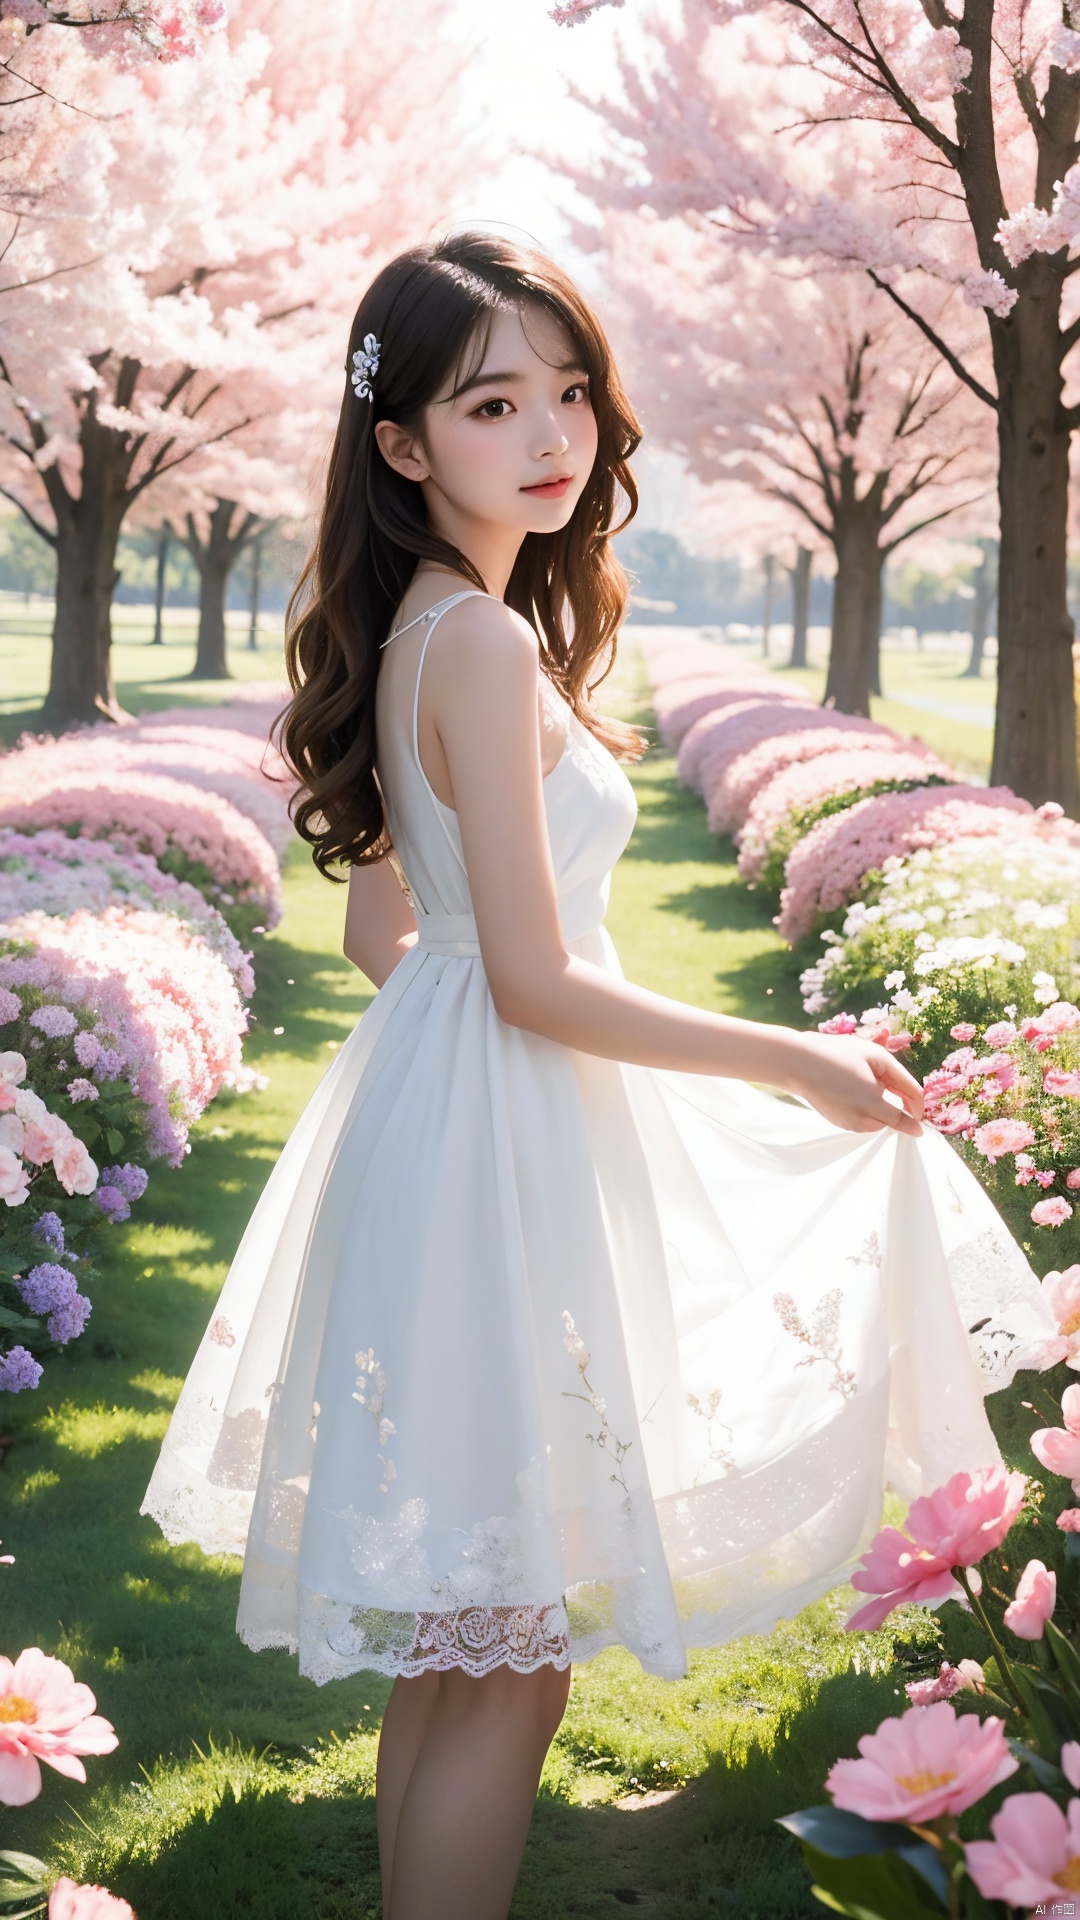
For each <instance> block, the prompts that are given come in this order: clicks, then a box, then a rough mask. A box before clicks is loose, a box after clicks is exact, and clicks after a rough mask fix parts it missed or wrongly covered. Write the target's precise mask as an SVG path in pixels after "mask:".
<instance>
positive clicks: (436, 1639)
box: [240, 1602, 571, 1684]
mask: <svg viewBox="0 0 1080 1920" xmlns="http://www.w3.org/2000/svg"><path fill="white" fill-rule="evenodd" d="M326 1607H327V1610H328V1613H329V1614H333V1613H336V1612H337V1611H338V1608H337V1607H336V1605H335V1603H334V1602H327V1603H326ZM308 1624H309V1625H310V1624H314V1623H308ZM326 1624H327V1625H329V1620H328V1621H327V1623H326ZM240 1638H241V1639H242V1640H243V1642H244V1645H245V1646H247V1647H250V1648H251V1650H252V1652H253V1653H261V1652H264V1651H265V1650H266V1649H268V1648H271V1647H277V1648H282V1649H284V1650H285V1651H286V1652H288V1653H292V1654H298V1655H299V1657H300V1672H301V1674H302V1675H304V1676H305V1677H306V1678H307V1679H311V1680H315V1681H316V1682H318V1683H319V1684H323V1683H324V1682H325V1681H327V1680H331V1679H339V1678H344V1677H345V1676H346V1675H347V1674H349V1673H355V1672H358V1671H370V1672H374V1673H383V1674H387V1675H392V1676H393V1677H394V1678H395V1679H397V1678H406V1679H407V1678H409V1677H411V1676H414V1675H417V1674H421V1673H449V1672H450V1671H451V1670H453V1671H456V1672H459V1673H465V1674H468V1675H469V1677H470V1678H471V1679H474V1680H481V1679H483V1678H484V1676H485V1675H486V1674H489V1673H494V1672H495V1670H496V1669H497V1668H498V1667H509V1668H510V1669H511V1671H512V1672H514V1673H535V1672H536V1670H537V1669H538V1668H539V1667H548V1666H549V1667H555V1668H557V1669H558V1671H559V1672H560V1673H565V1671H566V1669H567V1667H569V1665H570V1660H571V1647H570V1622H569V1620H568V1618H567V1614H566V1608H565V1607H564V1606H563V1604H562V1603H561V1602H553V1603H552V1604H551V1605H549V1606H543V1607H535V1606H494V1607H458V1608H455V1609H454V1610H453V1611H452V1612H445V1613H389V1612H384V1611H382V1610H379V1609H374V1608H372V1609H358V1610H357V1611H356V1612H355V1613H353V1614H352V1616H351V1618H350V1621H349V1631H348V1635H347V1641H348V1644H347V1645H346V1644H345V1643H344V1642H343V1638H342V1635H341V1633H340V1631H338V1632H337V1633H336V1634H334V1633H326V1634H325V1635H324V1636H320V1638H321V1640H322V1645H323V1648H324V1651H323V1652H321V1653H320V1654H315V1653H313V1651H312V1641H311V1636H310V1635H309V1634H308V1633H305V1634H304V1635H303V1644H301V1642H300V1640H298V1639H297V1638H296V1637H295V1636H294V1635H291V1634H287V1633H281V1632H276V1631H273V1630H270V1631H263V1630H260V1629H258V1628H256V1627H254V1626H253V1625H245V1626H242V1627H241V1629H240Z"/></svg>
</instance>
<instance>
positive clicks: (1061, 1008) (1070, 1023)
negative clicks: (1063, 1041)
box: [1035, 1000, 1080, 1034]
mask: <svg viewBox="0 0 1080 1920" xmlns="http://www.w3.org/2000/svg"><path fill="white" fill-rule="evenodd" d="M1035 1025H1036V1027H1037V1028H1038V1030H1039V1032H1040V1033H1051V1034H1058V1033H1072V1031H1073V1029H1074V1028H1076V1027H1080V1007H1074V1006H1073V1004H1072V1002H1071V1000H1055V1001H1054V1004H1053V1006H1051V1007H1044V1008H1043V1011H1042V1012H1041V1013H1040V1014H1037V1015H1036V1018H1035Z"/></svg>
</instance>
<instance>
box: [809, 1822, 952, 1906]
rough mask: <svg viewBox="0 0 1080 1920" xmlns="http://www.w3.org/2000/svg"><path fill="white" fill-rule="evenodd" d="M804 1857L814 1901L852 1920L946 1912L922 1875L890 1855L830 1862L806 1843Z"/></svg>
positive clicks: (881, 1854) (862, 1856)
mask: <svg viewBox="0 0 1080 1920" xmlns="http://www.w3.org/2000/svg"><path fill="white" fill-rule="evenodd" d="M930 1851H931V1849H930V1848H927V1852H930ZM803 1853H804V1855H805V1857H806V1864H807V1866H808V1867H809V1869H810V1872H811V1874H812V1875H813V1878H814V1893H815V1895H816V1896H817V1898H818V1899H819V1900H822V1903H823V1905H825V1906H829V1907H832V1908H834V1910H835V1911H836V1912H838V1913H846V1914H850V1915H851V1916H852V1920H937V1916H941V1915H944V1914H946V1912H947V1908H946V1907H945V1906H944V1904H943V1903H942V1901H941V1900H939V1899H938V1897H937V1895H936V1894H935V1893H932V1892H931V1890H930V1888H929V1887H928V1886H927V1884H926V1881H925V1880H924V1879H923V1878H922V1876H921V1875H920V1874H918V1873H916V1871H915V1869H914V1868H913V1867H911V1866H909V1864H908V1862H907V1861H906V1860H901V1859H900V1858H898V1856H897V1855H896V1854H895V1853H875V1854H862V1855H860V1856H859V1857H858V1858H856V1859H850V1860H835V1859H833V1858H832V1857H831V1856H830V1855H829V1854H827V1853H819V1852H818V1851H817V1848H816V1847H811V1846H808V1845H807V1844H806V1842H805V1841H804V1842H803Z"/></svg>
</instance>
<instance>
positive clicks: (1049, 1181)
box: [1034, 1167, 1057, 1192]
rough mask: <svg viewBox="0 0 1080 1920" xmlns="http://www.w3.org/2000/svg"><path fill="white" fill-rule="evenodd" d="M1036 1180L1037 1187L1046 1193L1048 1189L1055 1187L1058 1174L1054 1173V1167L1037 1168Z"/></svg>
mask: <svg viewBox="0 0 1080 1920" xmlns="http://www.w3.org/2000/svg"><path fill="white" fill-rule="evenodd" d="M1034 1179H1035V1184H1036V1186H1039V1187H1042V1189H1043V1191H1044V1192H1045V1191H1046V1188H1047V1187H1052V1186H1053V1184H1054V1181H1055V1180H1056V1179H1057V1174H1056V1173H1055V1172H1054V1169H1053V1167H1044V1168H1041V1169H1040V1168H1036V1170H1035V1174H1034Z"/></svg>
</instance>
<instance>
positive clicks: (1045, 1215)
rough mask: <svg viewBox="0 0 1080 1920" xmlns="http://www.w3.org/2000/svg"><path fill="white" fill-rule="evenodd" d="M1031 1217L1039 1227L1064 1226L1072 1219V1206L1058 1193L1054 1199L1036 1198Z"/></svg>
mask: <svg viewBox="0 0 1080 1920" xmlns="http://www.w3.org/2000/svg"><path fill="white" fill-rule="evenodd" d="M1031 1217H1032V1219H1033V1220H1034V1222H1035V1225H1036V1226H1037V1227H1063V1226H1064V1225H1065V1222H1066V1220H1071V1219H1072V1208H1071V1207H1070V1205H1069V1203H1068V1201H1067V1200H1063V1199H1062V1198H1061V1196H1060V1195H1059V1194H1058V1195H1055V1197H1054V1198H1053V1199H1052V1200H1036V1202H1035V1205H1034V1206H1033V1207H1032V1209H1031Z"/></svg>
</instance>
